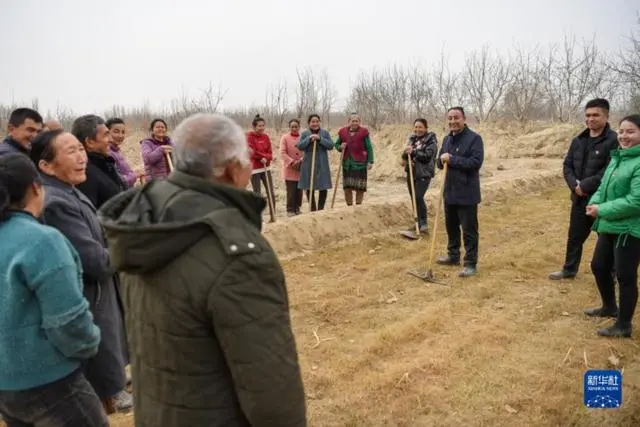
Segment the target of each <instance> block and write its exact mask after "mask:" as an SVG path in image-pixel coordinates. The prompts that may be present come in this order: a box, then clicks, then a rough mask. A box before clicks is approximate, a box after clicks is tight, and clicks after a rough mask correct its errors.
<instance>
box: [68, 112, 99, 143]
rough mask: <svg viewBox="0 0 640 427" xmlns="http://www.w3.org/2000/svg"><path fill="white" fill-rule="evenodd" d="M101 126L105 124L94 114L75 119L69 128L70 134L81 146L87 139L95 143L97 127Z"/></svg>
mask: <svg viewBox="0 0 640 427" xmlns="http://www.w3.org/2000/svg"><path fill="white" fill-rule="evenodd" d="M103 124H105V122H104V119H103V118H102V117H100V116H96V115H95V114H85V115H84V116H80V117H78V118H77V119H75V121H74V122H73V125H72V127H71V133H72V134H73V135H74V136H75V137H76V138H78V141H80V142H81V143H82V145H85V144H86V143H87V138H89V139H90V140H94V141H95V139H96V136H97V135H98V126H100V125H103Z"/></svg>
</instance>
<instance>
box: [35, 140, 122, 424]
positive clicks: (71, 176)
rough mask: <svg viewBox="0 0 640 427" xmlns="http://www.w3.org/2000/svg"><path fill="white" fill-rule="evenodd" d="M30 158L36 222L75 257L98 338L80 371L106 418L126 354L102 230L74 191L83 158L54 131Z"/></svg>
mask: <svg viewBox="0 0 640 427" xmlns="http://www.w3.org/2000/svg"><path fill="white" fill-rule="evenodd" d="M31 159H32V160H33V161H34V163H35V164H36V165H37V167H38V169H39V170H40V172H41V175H42V179H43V184H44V187H45V208H44V212H43V213H42V217H41V220H42V222H43V223H45V224H47V225H50V226H52V227H54V228H57V229H58V230H59V231H60V232H62V234H64V235H65V236H66V237H67V239H69V241H70V242H71V244H72V245H73V246H74V248H75V250H76V251H77V252H78V254H79V255H80V260H81V262H82V270H83V278H82V279H83V285H84V295H85V297H86V298H87V300H88V301H89V305H90V309H91V313H92V314H93V317H94V322H95V323H96V325H98V327H99V328H100V332H101V335H102V339H101V341H100V347H99V348H98V354H97V355H96V356H95V357H93V358H91V359H89V360H88V361H87V362H86V363H84V365H83V368H84V369H83V370H84V373H85V377H86V378H87V380H88V381H89V383H90V384H91V385H92V387H93V389H94V390H95V392H96V394H97V395H98V397H99V398H100V399H101V400H102V402H103V404H104V405H105V409H106V410H107V413H111V412H114V411H115V410H116V405H117V401H116V397H117V396H119V395H120V394H121V392H122V391H123V390H124V387H125V371H124V367H125V363H126V354H127V349H126V339H125V335H124V334H125V331H124V322H123V320H124V319H123V310H122V307H123V306H122V300H121V298H120V294H119V292H118V286H117V275H116V274H115V272H114V271H113V269H112V267H111V266H110V262H109V253H108V251H107V245H106V241H105V239H104V237H103V235H102V228H101V227H100V223H99V222H98V218H97V216H96V211H95V208H94V206H93V204H92V203H91V201H90V200H89V199H88V198H87V197H86V196H85V195H84V194H82V193H81V192H80V191H79V190H77V189H76V188H75V186H76V185H77V184H79V183H81V182H84V181H85V180H86V166H87V155H86V152H85V150H84V148H83V146H82V144H81V143H80V141H78V139H77V138H76V137H75V136H73V135H72V134H70V133H67V132H64V131H61V130H59V131H49V132H45V133H43V134H40V135H39V136H38V137H37V138H36V140H35V141H33V143H32V145H31Z"/></svg>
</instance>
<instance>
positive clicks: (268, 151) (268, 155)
mask: <svg viewBox="0 0 640 427" xmlns="http://www.w3.org/2000/svg"><path fill="white" fill-rule="evenodd" d="M263 148H264V151H263V152H262V156H263V157H264V158H265V159H267V162H271V161H272V160H273V149H272V147H271V138H269V136H267V143H266V146H265V147H263Z"/></svg>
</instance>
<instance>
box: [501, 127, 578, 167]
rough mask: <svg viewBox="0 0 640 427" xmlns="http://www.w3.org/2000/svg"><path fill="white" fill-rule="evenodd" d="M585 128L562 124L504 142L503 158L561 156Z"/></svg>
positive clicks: (502, 148)
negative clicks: (507, 142)
mask: <svg viewBox="0 0 640 427" xmlns="http://www.w3.org/2000/svg"><path fill="white" fill-rule="evenodd" d="M582 129H583V127H582V126H581V125H576V124H567V123H565V124H560V125H555V126H550V127H547V128H544V129H540V130H538V131H535V132H532V133H529V134H526V135H522V136H520V137H517V138H515V139H514V140H513V141H512V142H510V143H509V144H503V146H502V147H501V150H500V153H499V157H501V158H518V157H533V158H539V157H544V158H561V157H564V155H565V154H566V152H567V149H568V148H569V144H570V143H571V140H572V139H573V138H574V137H575V136H576V135H577V134H578V133H579V132H580V131H581V130H582Z"/></svg>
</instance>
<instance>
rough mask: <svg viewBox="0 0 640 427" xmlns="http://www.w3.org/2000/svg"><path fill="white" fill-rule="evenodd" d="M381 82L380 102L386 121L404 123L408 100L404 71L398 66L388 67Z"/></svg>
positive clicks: (406, 79) (406, 80)
mask: <svg viewBox="0 0 640 427" xmlns="http://www.w3.org/2000/svg"><path fill="white" fill-rule="evenodd" d="M381 82H382V85H381V89H382V91H381V101H382V103H383V105H382V106H383V108H384V112H385V116H386V120H388V121H392V122H394V123H404V122H405V121H406V112H407V104H408V99H409V95H408V90H407V88H408V85H407V82H408V78H407V73H406V71H405V70H404V69H403V68H402V67H401V66H398V65H393V66H389V67H387V68H386V69H385V71H384V72H383V74H382V79H381Z"/></svg>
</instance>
